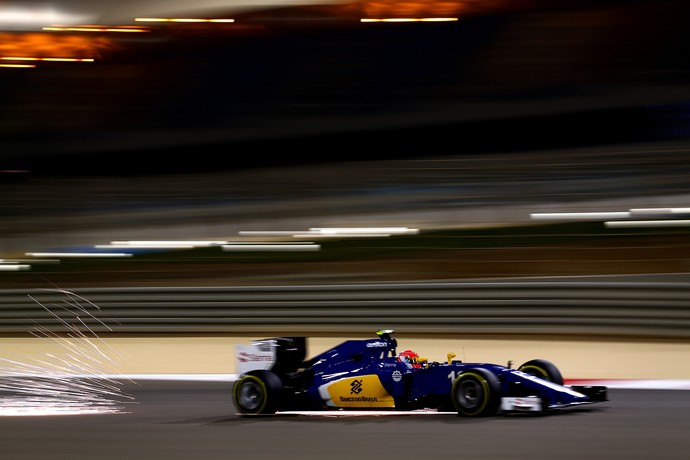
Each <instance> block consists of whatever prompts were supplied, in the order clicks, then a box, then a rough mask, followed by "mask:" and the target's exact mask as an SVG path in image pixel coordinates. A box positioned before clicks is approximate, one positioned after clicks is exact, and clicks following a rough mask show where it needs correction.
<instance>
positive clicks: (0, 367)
mask: <svg viewBox="0 0 690 460" xmlns="http://www.w3.org/2000/svg"><path fill="white" fill-rule="evenodd" d="M48 291H53V292H58V293H60V294H64V296H65V300H63V301H62V302H61V303H59V304H55V305H51V307H52V308H50V307H48V306H46V305H44V304H43V303H41V302H40V301H39V300H37V299H36V298H34V297H32V296H29V297H30V298H31V299H32V300H33V301H34V302H35V303H36V304H37V305H38V306H39V307H40V308H43V309H45V310H46V311H47V312H48V313H49V314H50V315H51V316H53V317H54V318H55V319H56V320H57V321H58V323H59V324H60V326H61V328H63V329H64V330H66V331H67V332H66V333H63V334H57V333H55V332H54V331H53V330H50V329H49V328H47V327H45V326H41V325H38V324H36V325H34V326H33V327H32V328H31V330H30V331H29V333H30V334H31V335H33V336H34V337H37V338H39V339H41V340H44V341H45V343H46V344H47V345H50V346H52V347H57V349H58V350H61V351H62V353H60V354H59V355H58V354H56V353H50V352H45V353H44V354H43V357H42V358H33V359H26V358H24V357H22V356H17V357H15V358H14V359H12V358H8V357H2V356H0V416H20V415H33V416H35V415H67V414H117V413H124V412H125V410H124V409H125V405H126V404H127V403H133V402H134V401H133V398H132V397H131V396H130V395H128V394H126V393H125V392H124V391H123V389H122V385H123V383H124V382H122V381H121V380H116V379H113V378H111V377H110V376H112V375H115V374H118V372H116V370H117V366H118V364H119V363H120V362H121V361H122V360H123V359H124V356H123V355H122V354H121V353H119V352H118V351H117V350H116V349H114V348H113V347H111V346H109V345H108V344H107V343H106V342H104V341H103V340H102V339H101V338H100V337H99V336H98V334H97V333H96V332H95V331H94V328H93V327H90V326H89V323H91V324H94V323H95V324H97V325H98V326H100V327H102V328H104V329H105V330H107V331H112V328H111V327H110V326H109V325H108V324H107V323H106V322H105V321H103V320H100V319H98V318H97V317H96V316H95V315H94V314H93V313H91V312H92V311H94V312H97V311H100V307H98V306H97V305H96V304H94V303H93V302H90V301H89V300H87V299H85V298H84V297H82V296H79V295H77V294H75V293H73V292H70V291H65V290H63V289H49V290H48Z"/></svg>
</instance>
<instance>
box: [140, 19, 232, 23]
mask: <svg viewBox="0 0 690 460" xmlns="http://www.w3.org/2000/svg"><path fill="white" fill-rule="evenodd" d="M134 20H135V21H137V22H217V23H230V22H235V20H234V19H229V18H226V19H205V18H134Z"/></svg>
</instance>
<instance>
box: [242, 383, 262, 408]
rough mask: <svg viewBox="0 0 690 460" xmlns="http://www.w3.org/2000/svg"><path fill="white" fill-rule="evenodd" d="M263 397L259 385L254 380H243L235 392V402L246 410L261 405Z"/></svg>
mask: <svg viewBox="0 0 690 460" xmlns="http://www.w3.org/2000/svg"><path fill="white" fill-rule="evenodd" d="M263 401H264V397H263V393H262V391H261V387H259V385H258V384H257V383H256V382H251V381H249V382H244V383H243V384H242V386H240V390H239V391H238V393H237V402H238V403H239V405H240V406H241V407H242V408H244V409H245V410H247V411H254V410H256V409H258V408H259V407H261V404H263Z"/></svg>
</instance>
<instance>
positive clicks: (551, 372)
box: [518, 359, 563, 385]
mask: <svg viewBox="0 0 690 460" xmlns="http://www.w3.org/2000/svg"><path fill="white" fill-rule="evenodd" d="M518 370H519V371H522V372H524V373H525V374H531V375H534V376H535V377H539V378H540V379H544V380H548V381H549V382H553V383H556V384H558V385H563V376H562V375H561V371H559V370H558V368H557V367H556V365H555V364H553V363H552V362H550V361H547V360H545V359H532V360H529V361H527V362H526V363H525V364H523V365H522V366H520V367H518Z"/></svg>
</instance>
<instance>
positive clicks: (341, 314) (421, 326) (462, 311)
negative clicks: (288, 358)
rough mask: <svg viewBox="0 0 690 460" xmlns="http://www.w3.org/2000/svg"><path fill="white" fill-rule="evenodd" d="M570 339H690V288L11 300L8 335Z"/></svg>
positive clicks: (353, 290) (493, 286)
mask: <svg viewBox="0 0 690 460" xmlns="http://www.w3.org/2000/svg"><path fill="white" fill-rule="evenodd" d="M382 328H387V329H395V330H396V331H399V332H405V333H419V334H426V333H430V334H440V333H452V334H455V333H463V334H506V333H510V334H556V335H559V334H567V335H602V336H619V337H620V336H625V337H633V338H673V339H690V283H684V282H628V281H625V282H611V281H606V282H590V281H588V282H581V281H567V282H544V281H539V282H530V281H516V282H512V281H510V282H507V281H501V282H430V283H404V284H402V283H388V284H349V285H306V286H262V287H256V286H251V287H248V286H240V287H237V286H235V287H180V288H163V287H161V288H88V289H87V288H84V289H76V290H72V291H64V290H58V289H56V290H47V289H29V290H24V289H22V290H19V289H14V290H1V291H0V334H15V333H23V332H28V333H32V331H33V332H39V333H40V334H42V335H45V334H46V333H57V334H62V333H77V334H82V333H96V332H98V333H102V332H116V333H147V334H150V333H182V334H189V333H223V334H234V333H257V334H269V333H270V334H284V335H289V334H292V335H298V334H303V333H304V334H315V333H332V332H338V333H343V332H345V333H367V334H370V333H371V331H372V330H377V329H382Z"/></svg>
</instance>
